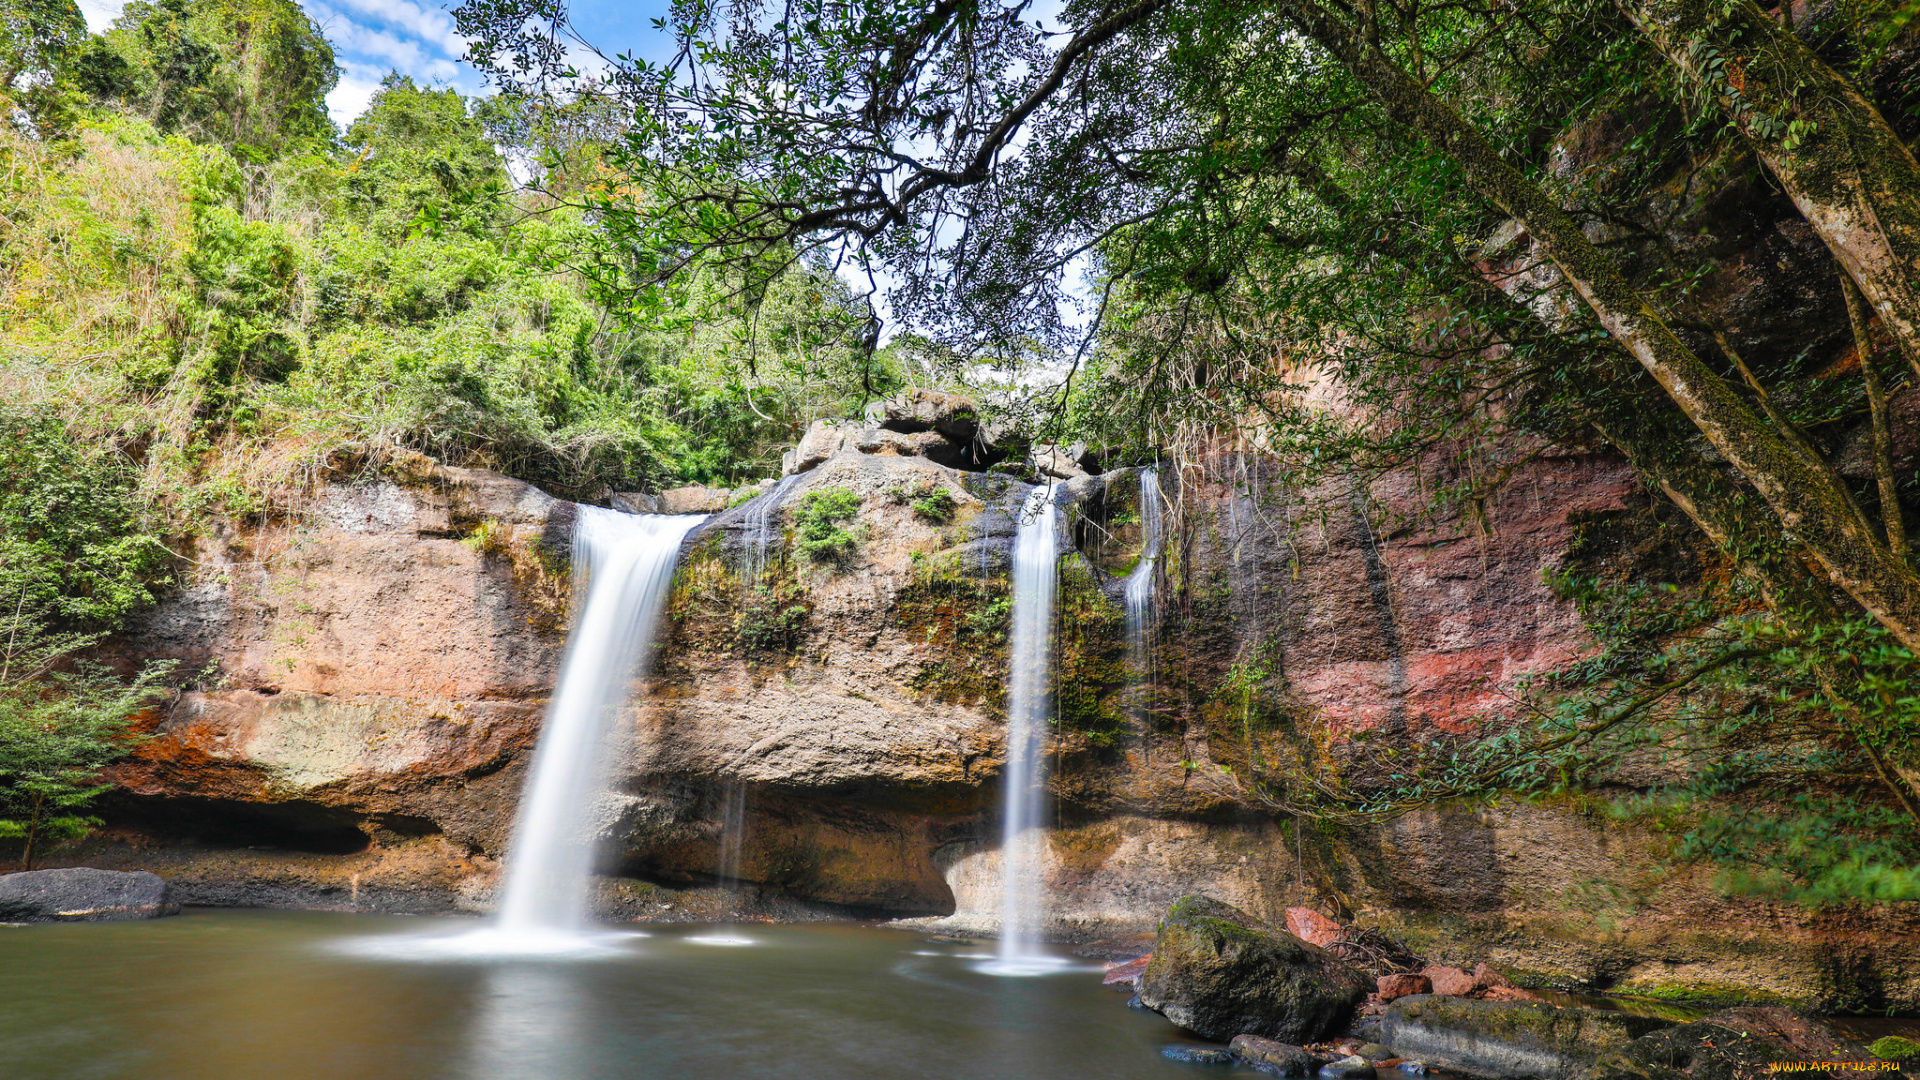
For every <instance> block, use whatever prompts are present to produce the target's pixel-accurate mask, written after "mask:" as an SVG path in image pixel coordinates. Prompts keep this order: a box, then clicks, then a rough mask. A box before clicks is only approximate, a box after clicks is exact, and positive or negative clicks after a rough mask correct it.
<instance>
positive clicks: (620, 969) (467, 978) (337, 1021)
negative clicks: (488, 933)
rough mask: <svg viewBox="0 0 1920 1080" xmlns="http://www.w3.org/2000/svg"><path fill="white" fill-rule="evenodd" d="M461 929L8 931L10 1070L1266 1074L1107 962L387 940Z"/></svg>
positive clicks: (215, 1077)
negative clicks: (494, 948)
mask: <svg viewBox="0 0 1920 1080" xmlns="http://www.w3.org/2000/svg"><path fill="white" fill-rule="evenodd" d="M459 928H460V926H459V924H458V923H457V922H456V921H454V920H444V919H412V918H402V917H385V916H367V915H336V914H322V913H311V912H267V911H189V912H188V913H187V914H185V915H182V916H180V917H178V918H170V919H159V920H154V921H151V922H139V923H100V924H76V925H53V926H22V927H0V1002H4V1003H5V1007H4V1008H0V1075H5V1076H8V1077H21V1078H31V1080H64V1078H69V1077H72V1078H81V1077H85V1078H95V1077H102V1078H104V1077H113V1078H120V1077H138V1078H140V1080H176V1078H177V1080H242V1078H252V1077H261V1078H266V1077H272V1078H275V1080H303V1078H312V1080H357V1078H368V1080H373V1078H380V1080H385V1078H395V1080H399V1078H405V1080H439V1078H447V1080H453V1078H458V1080H603V1078H628V1077H647V1078H661V1080H668V1078H672V1080H706V1078H712V1080H720V1078H735V1077H738V1078H742V1080H744V1078H748V1077H753V1078H770V1077H779V1078H781V1080H861V1078H868V1077H871V1078H875V1080H897V1078H900V1077H909V1076H910V1077H924V1078H947V1077H951V1078H956V1080H959V1078H966V1080H1028V1078H1031V1080H1043V1078H1044V1080H1075V1078H1079V1077H1087V1078H1094V1077H1099V1078H1102V1080H1125V1078H1133V1077H1141V1078H1151V1077H1188V1078H1189V1080H1191V1078H1193V1077H1195V1076H1196V1075H1198V1074H1199V1073H1204V1074H1206V1075H1208V1076H1214V1077H1228V1076H1237V1077H1246V1076H1254V1075H1258V1074H1255V1073H1252V1072H1250V1071H1243V1070H1240V1069H1231V1070H1224V1069H1217V1068H1215V1069H1201V1070H1199V1071H1198V1073H1197V1072H1196V1069H1195V1067H1194V1066H1188V1065H1181V1064H1177V1063H1174V1062H1170V1061H1167V1060H1165V1059H1163V1058H1161V1057H1160V1054H1159V1051H1160V1048H1161V1047H1163V1046H1166V1045H1168V1044H1173V1043H1190V1042H1191V1041H1192V1040H1190V1039H1188V1038H1186V1037H1184V1036H1182V1035H1181V1034H1180V1032H1179V1031H1178V1030H1177V1029H1175V1028H1174V1027H1173V1025H1171V1024H1169V1023H1168V1022H1167V1021H1165V1020H1163V1019H1161V1018H1160V1017H1158V1016H1155V1015H1152V1014H1149V1013H1143V1012H1139V1011H1136V1010H1133V1009H1128V1008H1126V1006H1125V997H1124V995H1122V994H1120V993H1118V992H1117V991H1115V990H1114V989H1113V988H1111V987H1102V986H1101V985H1100V972H1099V969H1098V967H1097V965H1091V964H1087V965H1082V964H1079V963H1075V964H1074V965H1072V966H1070V967H1068V968H1066V969H1065V970H1062V971H1059V972H1056V973H1054V974H1051V975H1045V976H1038V977H1032V978H1004V977H997V976H994V975H991V974H986V973H983V972H981V971H979V970H977V969H976V968H977V966H978V965H979V963H980V961H981V959H982V957H983V955H984V954H985V953H986V952H988V951H989V949H988V948H986V947H982V946H980V945H978V944H957V943H952V942H940V941H937V940H930V939H928V938H926V937H924V936H922V935H918V934H913V933H908V932H904V931H898V930H890V929H884V928H879V927H872V926H860V925H848V924H830V925H812V926H757V925H756V926H749V927H745V928H715V927H665V928H661V927H650V928H648V930H647V933H646V934H645V935H638V934H635V935H631V936H619V937H615V938H613V939H611V941H610V943H609V944H608V945H607V947H606V948H605V949H603V950H600V951H598V952H596V953H594V954H592V955H590V956H587V957H584V958H581V957H575V958H552V957H549V958H539V957H527V958H520V959H509V958H494V959H487V958H484V957H473V956H467V957H461V956H458V955H453V956H448V955H444V954H439V955H436V954H435V953H434V952H433V950H425V951H424V953H425V955H424V956H423V955H422V950H411V949H407V948H392V949H390V948H386V945H388V944H389V943H388V942H384V941H378V940H376V941H374V942H373V944H371V945H369V944H368V940H367V939H370V938H371V939H382V938H392V939H394V940H393V941H392V942H391V944H393V945H400V944H401V943H402V942H405V941H408V940H411V939H415V938H417V937H418V936H419V935H423V934H425V935H429V936H431V935H434V934H446V933H448V932H451V931H454V930H457V929H459ZM702 939H706V940H702ZM715 939H719V940H715ZM729 939H730V940H729ZM741 939H745V941H746V942H747V943H746V944H742V943H740V940H741Z"/></svg>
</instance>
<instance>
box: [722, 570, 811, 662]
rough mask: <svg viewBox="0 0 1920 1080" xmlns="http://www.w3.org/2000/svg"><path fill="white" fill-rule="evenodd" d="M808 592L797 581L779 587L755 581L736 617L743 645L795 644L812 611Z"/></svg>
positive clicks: (762, 648)
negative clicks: (809, 605)
mask: <svg viewBox="0 0 1920 1080" xmlns="http://www.w3.org/2000/svg"><path fill="white" fill-rule="evenodd" d="M806 595H807V594H806V590H804V589H802V588H800V586H798V585H794V584H787V585H782V586H779V587H777V588H769V587H768V586H765V585H756V586H755V587H754V588H753V591H752V592H751V593H750V594H748V595H747V597H746V598H745V601H744V603H743V604H742V605H741V608H740V613H739V614H738V615H737V616H735V617H734V624H733V626H734V632H735V633H736V634H738V635H739V637H740V647H741V648H743V649H745V650H746V651H747V652H750V653H752V652H773V651H776V650H780V649H791V648H793V646H794V645H795V644H797V643H798V642H799V640H800V634H801V631H803V630H804V629H805V628H806V625H807V615H808V614H809V613H810V612H809V609H808V607H807V605H806V603H805V600H806Z"/></svg>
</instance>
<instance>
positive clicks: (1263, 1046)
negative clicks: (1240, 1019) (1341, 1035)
mask: <svg viewBox="0 0 1920 1080" xmlns="http://www.w3.org/2000/svg"><path fill="white" fill-rule="evenodd" d="M1229 1045H1230V1046H1231V1048H1232V1050H1233V1053H1234V1056H1235V1057H1238V1058H1239V1059H1240V1060H1241V1061H1243V1062H1245V1063H1246V1064H1247V1065H1249V1066H1251V1067H1253V1068H1256V1069H1259V1070H1260V1071H1261V1072H1264V1073H1268V1074H1270V1075H1272V1076H1285V1077H1295V1078H1297V1077H1305V1076H1312V1075H1314V1074H1316V1073H1318V1072H1319V1071H1320V1067H1321V1066H1322V1065H1325V1064H1327V1062H1328V1061H1329V1060H1330V1059H1329V1058H1328V1057H1327V1056H1326V1055H1324V1054H1316V1053H1314V1052H1313V1051H1311V1050H1308V1049H1306V1048H1305V1047H1301V1046H1293V1045H1291V1044H1289V1043H1284V1042H1281V1041H1279V1040H1277V1039H1265V1038H1261V1037H1260V1036H1258V1035H1236V1036H1234V1037H1233V1042H1232V1043H1231V1044H1229Z"/></svg>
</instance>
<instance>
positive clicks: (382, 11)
mask: <svg viewBox="0 0 1920 1080" xmlns="http://www.w3.org/2000/svg"><path fill="white" fill-rule="evenodd" d="M298 2H299V3H300V6H301V7H303V8H305V9H306V10H307V14H308V15H311V16H312V17H313V21H314V22H316V23H318V24H319V25H320V27H321V28H322V29H323V30H325V31H326V35H327V40H328V41H330V42H332V43H333V50H334V55H335V57H336V58H337V59H338V60H339V62H340V85H339V86H338V87H337V88H336V89H335V90H334V91H333V93H332V94H330V95H328V97H327V108H328V110H329V111H330V112H332V114H333V119H334V122H335V123H338V124H340V125H341V126H342V127H345V126H346V125H347V124H348V123H351V122H352V120H353V118H354V117H356V116H358V115H360V112H361V110H363V109H365V108H366V106H367V101H368V100H369V99H370V98H372V97H373V94H374V91H376V90H378V89H379V87H380V80H381V79H382V78H384V77H385V76H386V74H387V73H388V72H389V71H398V72H400V73H401V74H403V75H411V76H413V78H414V80H415V81H417V82H424V83H429V84H433V85H437V86H452V87H457V88H459V89H460V90H462V91H465V92H466V93H469V94H478V93H481V92H483V91H484V90H485V85H484V84H483V83H482V81H481V79H480V77H479V75H478V74H477V73H476V72H474V70H473V69H472V68H469V67H467V66H466V65H465V64H462V63H461V62H460V56H461V54H462V53H463V52H465V51H466V43H465V42H464V41H462V40H461V39H460V37H459V35H457V34H455V33H454V32H453V18H452V16H450V15H449V14H448V13H447V7H442V6H440V5H438V4H436V3H435V2H434V0H298ZM456 2H457V0H456ZM79 4H80V10H81V11H82V12H84V13H85V14H86V16H87V25H88V26H89V27H91V28H92V29H94V30H95V31H99V30H104V29H106V28H107V27H108V26H109V25H111V24H112V23H113V20H114V19H115V18H116V17H117V16H118V15H119V14H120V7H121V2H120V0H79ZM450 6H453V5H452V4H449V5H448V7H450ZM666 9H667V0H639V2H636V3H619V2H617V0H615V2H599V3H591V2H589V3H580V4H577V5H575V8H574V11H573V19H574V23H575V24H576V25H577V26H578V27H579V28H580V30H581V32H582V33H583V34H584V35H585V36H586V38H587V40H589V41H591V42H593V43H594V44H595V45H597V46H599V47H600V49H601V50H602V51H603V52H605V53H606V54H607V55H609V56H613V55H617V54H619V53H622V52H628V51H631V52H634V53H635V54H637V55H641V56H645V57H648V58H649V59H660V58H662V57H661V54H662V51H663V50H664V49H665V48H666V43H665V42H664V41H663V40H662V39H661V37H660V35H658V34H656V33H655V32H654V30H653V27H652V25H651V23H650V20H651V19H654V18H657V17H659V16H661V15H663V14H665V13H666Z"/></svg>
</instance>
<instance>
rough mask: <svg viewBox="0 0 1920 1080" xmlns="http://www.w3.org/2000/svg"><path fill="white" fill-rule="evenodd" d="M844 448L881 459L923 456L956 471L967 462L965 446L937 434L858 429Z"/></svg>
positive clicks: (883, 429)
mask: <svg viewBox="0 0 1920 1080" xmlns="http://www.w3.org/2000/svg"><path fill="white" fill-rule="evenodd" d="M845 445H847V446H851V447H852V448H853V449H855V450H858V451H860V452H861V453H863V454H877V455H879V456H881V457H923V458H926V459H927V460H928V461H931V462H933V463H934V464H936V465H945V466H947V467H948V468H960V467H962V466H964V465H965V464H966V461H967V447H966V444H965V443H958V442H954V441H953V440H952V439H949V438H947V437H946V436H945V435H942V434H940V433H939V432H937V431H921V432H917V433H914V434H910V435H903V434H901V433H900V432H898V431H889V430H887V429H885V428H861V429H860V430H859V431H856V432H854V433H853V434H852V435H849V436H848V437H847V439H846V442H845Z"/></svg>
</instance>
